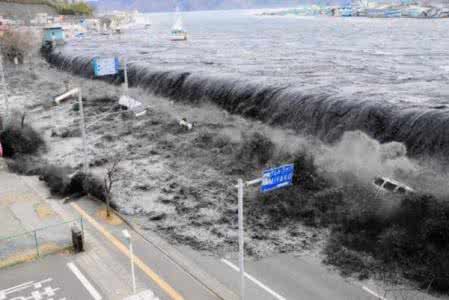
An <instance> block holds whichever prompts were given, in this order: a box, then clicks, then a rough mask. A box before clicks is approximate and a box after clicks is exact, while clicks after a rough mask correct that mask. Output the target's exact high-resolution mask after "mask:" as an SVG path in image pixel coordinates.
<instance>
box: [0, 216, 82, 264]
mask: <svg viewBox="0 0 449 300" xmlns="http://www.w3.org/2000/svg"><path fill="white" fill-rule="evenodd" d="M73 226H79V227H80V229H81V232H82V234H83V236H84V224H83V219H82V218H78V219H73V220H70V221H66V222H63V223H58V224H52V225H49V226H45V227H42V228H38V229H35V230H31V231H27V232H23V233H20V234H16V235H11V236H6V237H0V262H1V263H0V267H2V266H5V265H9V264H14V263H17V262H19V261H26V260H32V259H34V258H36V257H40V256H44V255H47V254H50V253H54V252H57V251H60V250H63V249H67V248H69V247H71V246H72V234H71V229H72V227H73Z"/></svg>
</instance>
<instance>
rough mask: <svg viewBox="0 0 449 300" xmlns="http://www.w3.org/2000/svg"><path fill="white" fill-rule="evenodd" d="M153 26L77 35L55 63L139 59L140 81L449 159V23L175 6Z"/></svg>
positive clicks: (299, 126)
mask: <svg viewBox="0 0 449 300" xmlns="http://www.w3.org/2000/svg"><path fill="white" fill-rule="evenodd" d="M151 20H152V24H153V26H152V27H151V29H150V30H146V31H145V30H135V31H131V32H128V33H126V34H123V35H121V36H117V35H115V36H111V37H108V36H102V35H98V34H96V35H91V36H89V35H88V36H87V37H85V38H84V39H80V40H74V41H71V42H70V43H69V44H68V45H67V46H66V47H65V48H63V49H62V50H61V51H62V53H59V50H58V51H56V52H54V53H53V54H52V55H50V56H49V57H48V59H49V61H50V62H51V63H52V64H54V65H56V66H59V67H61V68H63V69H66V70H69V71H72V72H75V73H78V74H81V75H84V76H92V72H93V70H92V66H91V62H90V60H91V58H92V57H94V56H113V55H119V56H124V55H126V56H127V57H128V60H129V61H130V68H129V74H130V83H131V84H133V85H135V86H140V87H142V88H146V89H148V90H150V91H152V92H154V93H156V94H158V95H162V96H165V97H169V98H172V99H175V100H178V101H188V102H195V101H199V100H202V99H208V100H210V101H212V102H214V103H216V104H218V105H220V106H221V107H223V108H225V109H227V110H228V111H230V112H231V113H239V114H242V115H244V116H246V117H250V118H256V119H259V120H262V121H264V122H267V123H269V124H273V125H277V126H283V127H287V128H291V129H294V130H296V131H298V132H301V133H305V134H311V135H315V136H318V137H319V138H321V139H323V140H325V141H329V142H332V141H335V140H336V139H338V138H339V137H340V136H341V135H342V134H343V133H344V132H345V131H348V130H362V131H364V132H366V133H368V134H369V135H370V136H372V137H374V138H376V139H377V140H379V141H381V142H389V141H399V142H403V143H404V144H405V145H406V146H407V148H408V150H409V153H410V154H412V155H418V156H419V155H422V154H424V155H437V156H438V157H439V158H444V159H445V160H449V159H447V157H449V87H448V86H449V39H448V38H447V32H448V29H449V20H444V19H440V20H419V19H366V18H327V17H316V18H294V17H259V16H256V15H255V14H254V11H253V12H250V11H226V12H220V11H217V12H194V13H186V14H184V23H185V28H186V29H187V30H188V32H189V40H188V41H187V42H172V41H170V29H171V26H172V23H173V20H174V17H173V15H170V14H152V15H151Z"/></svg>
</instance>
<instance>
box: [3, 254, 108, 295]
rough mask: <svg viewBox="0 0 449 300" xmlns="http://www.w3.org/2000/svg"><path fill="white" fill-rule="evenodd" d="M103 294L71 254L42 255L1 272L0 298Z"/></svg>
mask: <svg viewBox="0 0 449 300" xmlns="http://www.w3.org/2000/svg"><path fill="white" fill-rule="evenodd" d="M102 298H103V296H102V294H101V293H100V292H99V291H98V288H97V287H96V285H95V283H94V282H93V281H92V279H91V278H90V277H89V275H88V274H86V273H85V272H83V271H82V270H81V269H80V268H79V267H78V266H77V265H76V264H75V263H73V262H72V261H71V260H70V256H61V255H55V256H48V257H46V258H44V259H41V260H38V261H35V262H31V263H27V264H21V265H18V266H15V267H11V268H7V269H4V270H2V271H1V272H0V300H50V299H53V300H69V299H74V300H75V299H83V300H90V299H92V300H100V299H102Z"/></svg>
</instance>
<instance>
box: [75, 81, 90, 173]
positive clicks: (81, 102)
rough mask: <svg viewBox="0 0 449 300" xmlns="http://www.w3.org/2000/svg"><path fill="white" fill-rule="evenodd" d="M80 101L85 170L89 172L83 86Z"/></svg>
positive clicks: (79, 94) (79, 91) (79, 93)
mask: <svg viewBox="0 0 449 300" xmlns="http://www.w3.org/2000/svg"><path fill="white" fill-rule="evenodd" d="M78 103H79V107H80V113H81V134H82V136H83V172H84V173H87V171H88V169H89V166H88V165H87V139H86V124H85V122H84V108H83V94H82V91H81V88H79V90H78Z"/></svg>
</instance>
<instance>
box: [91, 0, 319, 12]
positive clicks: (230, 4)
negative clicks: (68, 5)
mask: <svg viewBox="0 0 449 300" xmlns="http://www.w3.org/2000/svg"><path fill="white" fill-rule="evenodd" d="M313 2H314V1H312V0H182V1H180V0H99V1H98V3H97V6H98V8H99V9H100V10H114V9H138V10H140V11H146V12H151V11H172V10H174V9H175V7H176V6H177V5H179V6H180V8H181V9H182V10H184V11H190V10H211V9H243V8H262V7H286V6H295V5H300V4H307V3H313Z"/></svg>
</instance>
